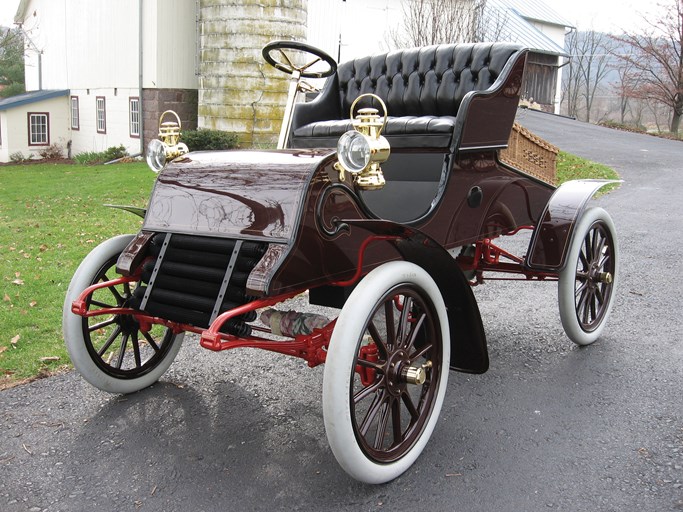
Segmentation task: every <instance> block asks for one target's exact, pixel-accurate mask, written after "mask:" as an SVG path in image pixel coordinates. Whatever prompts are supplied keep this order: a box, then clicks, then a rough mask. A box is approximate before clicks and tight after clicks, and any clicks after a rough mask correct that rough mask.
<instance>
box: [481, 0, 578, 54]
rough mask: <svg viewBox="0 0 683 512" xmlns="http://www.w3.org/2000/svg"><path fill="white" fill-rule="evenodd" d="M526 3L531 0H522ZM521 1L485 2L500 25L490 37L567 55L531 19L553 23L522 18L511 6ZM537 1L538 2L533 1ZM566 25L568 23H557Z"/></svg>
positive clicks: (533, 49) (499, 0) (492, 0)
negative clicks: (494, 11)
mask: <svg viewBox="0 0 683 512" xmlns="http://www.w3.org/2000/svg"><path fill="white" fill-rule="evenodd" d="M524 1H525V2H526V3H529V2H531V0H524ZM518 3H523V1H522V0H489V1H488V2H487V4H486V7H487V8H488V9H495V10H496V11H497V13H498V14H496V15H495V16H496V18H497V19H498V20H499V23H501V27H499V28H497V30H500V33H497V34H492V37H494V38H496V39H500V40H503V39H504V40H510V41H512V42H515V43H519V44H522V45H524V46H526V47H527V48H529V49H530V50H532V51H535V52H538V53H547V54H550V55H560V56H562V57H569V54H568V53H567V52H566V51H565V49H564V48H563V47H562V46H560V45H558V44H557V43H556V42H555V41H553V40H552V39H550V38H549V37H548V36H546V35H545V34H544V33H543V32H541V31H540V30H538V29H537V28H536V27H534V25H532V23H531V21H538V22H540V23H550V24H552V25H554V24H555V23H551V22H546V21H541V20H537V19H531V18H529V19H526V18H524V17H523V16H522V15H521V14H520V13H519V12H518V11H517V9H515V8H513V7H512V5H513V4H515V5H516V4H518ZM534 3H538V2H534ZM559 26H568V25H559Z"/></svg>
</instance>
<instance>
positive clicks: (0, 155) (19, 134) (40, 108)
mask: <svg viewBox="0 0 683 512" xmlns="http://www.w3.org/2000/svg"><path fill="white" fill-rule="evenodd" d="M29 112H49V114H50V119H49V123H50V124H49V130H50V131H49V133H50V144H59V145H60V146H62V148H63V149H64V150H65V154H66V143H67V141H68V140H69V132H70V118H69V101H68V96H63V97H59V98H52V99H49V100H45V101H40V102H36V103H30V104H28V105H22V106H20V107H16V108H12V109H9V110H3V111H0V125H1V126H0V128H1V129H2V145H1V146H0V162H9V161H10V159H9V157H10V155H11V154H12V153H15V152H17V151H20V152H21V153H22V154H23V155H24V157H27V158H28V157H30V156H31V155H33V156H34V157H35V158H40V156H39V154H38V153H39V152H40V150H41V149H43V148H44V147H45V146H29V144H28V113H29Z"/></svg>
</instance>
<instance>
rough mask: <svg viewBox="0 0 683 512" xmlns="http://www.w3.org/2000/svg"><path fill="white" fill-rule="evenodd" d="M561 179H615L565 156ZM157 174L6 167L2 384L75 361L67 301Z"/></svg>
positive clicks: (0, 219) (0, 292)
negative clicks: (76, 276)
mask: <svg viewBox="0 0 683 512" xmlns="http://www.w3.org/2000/svg"><path fill="white" fill-rule="evenodd" d="M558 171H559V172H558V174H559V178H560V181H561V182H562V181H565V180H568V179H577V178H616V177H617V175H616V173H614V171H612V170H611V169H609V168H607V167H605V166H603V165H599V164H593V163H591V162H587V161H585V160H582V159H580V158H577V157H574V156H572V155H568V154H566V153H561V154H560V157H559V160H558ZM154 179H155V175H154V173H152V172H151V171H150V170H149V169H148V168H147V166H146V165H145V164H144V163H135V164H120V165H109V166H104V165H100V166H80V165H66V164H60V165H53V164H45V165H41V164H34V165H25V166H22V165H19V166H0V279H1V282H0V297H1V298H2V300H1V301H0V388H2V387H3V386H6V385H9V384H12V383H16V382H18V381H21V380H22V379H27V378H33V377H35V376H39V375H47V374H50V373H52V372H54V371H56V370H58V369H60V368H62V367H64V366H69V365H70V362H69V358H68V355H67V353H66V349H65V348H64V342H63V340H62V326H61V316H62V305H63V301H64V295H65V294H66V289H67V287H68V285H69V281H70V280H71V276H72V275H73V273H74V271H75V270H76V268H77V267H78V265H79V263H80V262H81V260H82V259H83V258H84V257H85V256H86V254H88V253H89V252H90V251H91V250H92V249H93V248H94V247H95V246H96V245H97V244H99V243H100V242H102V241H103V240H105V239H107V238H110V237H112V236H115V235H119V234H122V233H135V232H137V231H138V229H139V228H140V224H141V221H140V219H139V218H138V217H136V216H135V215H132V214H130V213H127V212H123V211H120V210H113V209H110V208H105V207H103V206H102V205H103V204H107V203H109V204H120V205H133V206H139V207H145V206H146V205H147V199H148V196H149V192H150V191H151V189H152V185H153V184H154Z"/></svg>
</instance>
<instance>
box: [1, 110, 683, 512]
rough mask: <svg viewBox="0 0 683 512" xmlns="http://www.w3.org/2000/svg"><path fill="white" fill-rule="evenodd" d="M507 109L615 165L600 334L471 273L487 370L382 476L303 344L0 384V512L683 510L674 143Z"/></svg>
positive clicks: (467, 379)
mask: <svg viewBox="0 0 683 512" xmlns="http://www.w3.org/2000/svg"><path fill="white" fill-rule="evenodd" d="M520 120H521V122H522V123H523V124H525V125H526V126H527V127H529V128H530V129H531V130H532V131H535V132H536V133H538V134H539V135H541V136H543V137H545V138H547V139H548V140H549V141H551V142H553V143H554V144H556V145H558V146H560V147H561V148H562V149H564V150H567V151H569V152H572V153H575V154H578V155H580V156H583V157H587V158H590V159H592V160H596V161H599V162H603V163H606V164H608V165H611V166H613V167H614V168H615V169H616V170H617V171H618V172H619V173H620V174H621V176H622V177H623V179H624V180H625V183H624V184H623V185H622V187H621V188H620V189H619V190H618V191H616V192H613V193H611V194H609V195H607V196H603V197H601V198H600V199H598V200H597V201H596V203H597V204H599V205H601V206H603V207H604V208H606V209H607V210H608V211H609V212H610V213H611V215H612V217H613V218H614V220H615V224H616V226H617V229H618V232H619V241H620V246H621V257H622V258H621V271H622V275H621V279H622V280H621V284H620V289H619V294H618V298H617V302H616V304H615V307H614V310H613V315H612V318H611V321H610V324H609V325H608V327H607V329H606V332H605V334H604V335H603V337H602V339H600V340H599V341H598V342H596V343H595V344H594V345H592V346H590V347H587V348H578V347H576V346H574V345H573V344H572V343H571V342H570V341H569V340H568V339H567V338H566V337H565V336H564V333H563V331H562V327H561V325H560V320H559V314H558V312H557V299H556V293H557V292H556V286H555V285H554V284H553V283H505V282H502V283H498V282H494V283H489V284H487V285H485V286H482V287H478V288H476V289H475V293H476V295H477V298H478V300H479V301H480V307H481V310H482V315H483V318H484V325H485V328H486V331H487V336H488V339H489V343H490V357H491V369H490V370H489V372H488V373H486V374H484V375H480V376H469V375H463V374H458V373H451V376H450V381H449V389H448V393H447V395H446V401H445V403H444V408H443V411H442V414H441V418H440V421H439V423H438V425H437V427H436V430H435V432H434V434H433V436H432V439H431V441H430V442H429V444H428V445H427V448H426V449H425V451H424V452H423V454H422V456H421V457H420V458H419V459H418V461H417V463H416V464H415V465H414V466H413V467H412V468H411V469H409V470H408V471H407V472H406V473H405V474H404V475H402V476H401V477H399V478H398V479H396V480H395V481H393V482H391V483H389V484H386V485H382V486H366V485H362V484H359V483H357V482H355V481H353V480H351V479H350V478H349V477H347V476H346V474H345V473H344V472H343V471H342V470H341V469H340V468H339V467H338V466H337V464H336V462H335V460H334V458H333V456H332V454H331V452H330V450H329V448H328V446H327V442H326V439H325V433H324V428H323V421H322V408H321V403H320V399H321V381H322V369H321V368H316V369H313V370H311V369H308V368H307V367H306V365H305V363H303V362H301V361H298V360H290V359H288V358H286V357H283V356H276V355H271V354H267V353H262V352H255V351H250V350H243V351H233V352H228V353H220V354H213V353H208V352H207V351H204V350H203V349H200V348H198V347H197V344H196V342H193V341H192V339H190V340H187V341H186V342H185V345H184V346H183V348H182V350H181V353H180V356H179V358H178V360H177V361H176V362H175V363H174V364H173V366H172V367H171V369H170V371H169V372H168V373H167V375H165V376H164V378H163V379H162V381H161V382H160V383H158V384H157V385H155V386H153V387H152V388H149V389H147V390H144V391H142V392H140V393H137V394H134V395H129V396H112V395H108V394H106V393H103V392H99V391H97V390H95V389H94V388H92V387H90V386H89V385H87V384H85V383H84V382H83V381H82V380H81V379H80V377H79V376H78V375H76V374H74V373H69V374H65V375H60V376H56V377H52V378H48V379H44V380H41V381H37V382H34V383H32V384H28V385H24V386H21V387H18V388H14V389H10V390H6V391H3V392H0V510H2V511H5V512H15V511H42V510H48V511H94V510H98V511H123V510H146V511H185V510H187V511H190V510H191V511H214V510H216V511H218V510H221V511H223V510H225V511H228V510H230V511H232V510H235V511H241V510H265V509H268V510H285V509H286V510H371V511H374V510H392V511H394V510H401V511H402V510H411V511H412V510H444V511H445V510H463V511H537V510H543V511H545V510H563V511H626V510H628V511H633V510H638V511H641V512H644V511H653V512H654V511H658V512H659V511H667V510H683V391H682V390H683V345H682V343H681V335H680V333H681V331H682V328H683V320H682V318H683V317H682V315H681V311H682V310H683V299H682V297H683V284H682V282H681V275H682V274H683V264H682V263H681V250H680V248H679V247H678V239H679V238H680V236H681V233H683V201H682V200H683V169H682V168H681V167H682V165H681V161H683V143H682V142H677V141H668V140H663V139H658V138H654V137H649V136H646V135H637V134H632V133H626V132H619V131H613V130H609V129H606V128H600V127H596V126H589V125H585V124H582V123H578V122H576V121H571V120H568V119H564V118H558V117H554V116H549V115H544V114H539V113H534V112H523V113H522V114H521V116H520ZM55 307H61V305H55Z"/></svg>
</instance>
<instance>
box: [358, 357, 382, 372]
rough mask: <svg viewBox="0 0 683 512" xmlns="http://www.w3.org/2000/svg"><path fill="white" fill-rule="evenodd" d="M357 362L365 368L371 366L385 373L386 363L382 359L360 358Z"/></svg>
mask: <svg viewBox="0 0 683 512" xmlns="http://www.w3.org/2000/svg"><path fill="white" fill-rule="evenodd" d="M356 363H357V364H358V365H359V366H362V367H364V368H370V369H372V370H375V371H376V372H380V373H384V372H385V371H386V370H385V368H384V363H383V362H381V361H368V360H367V359H358V360H357V361H356Z"/></svg>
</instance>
